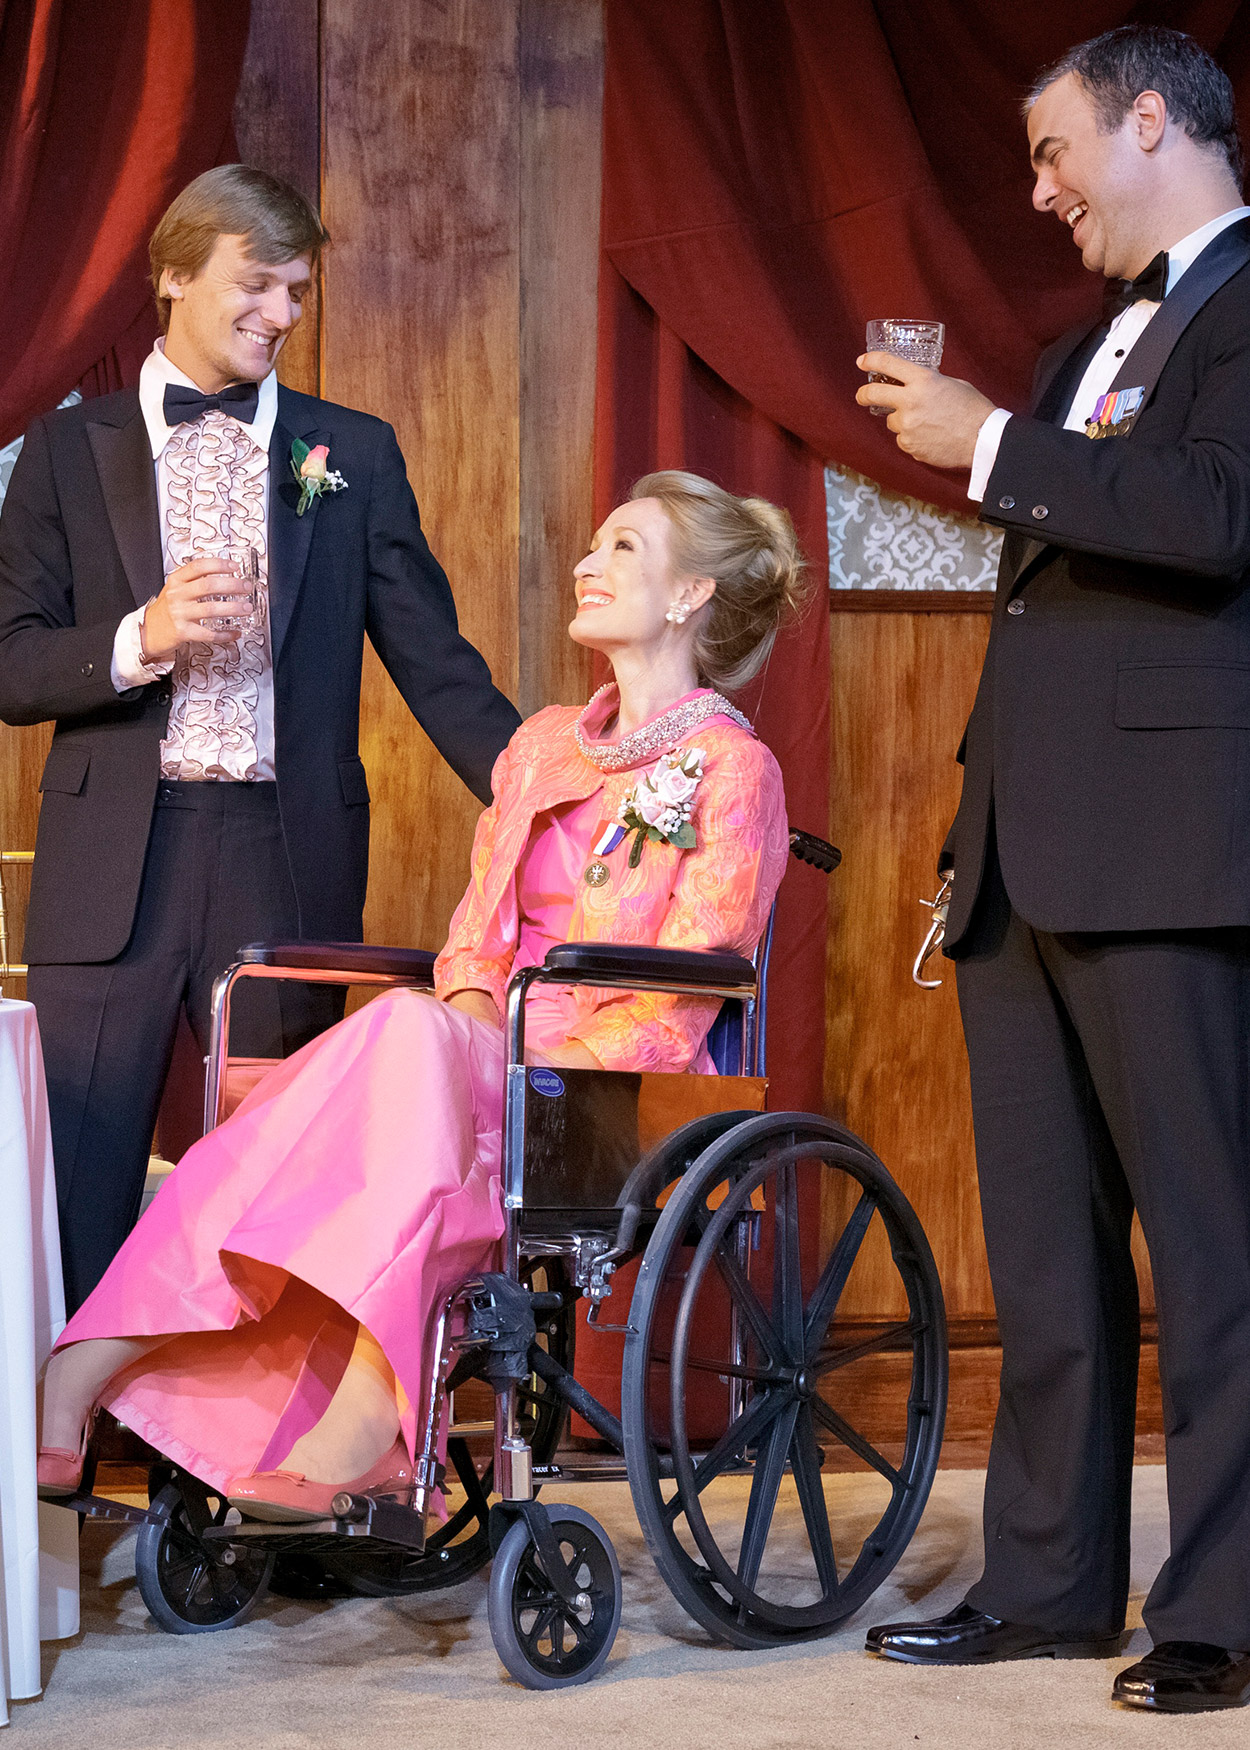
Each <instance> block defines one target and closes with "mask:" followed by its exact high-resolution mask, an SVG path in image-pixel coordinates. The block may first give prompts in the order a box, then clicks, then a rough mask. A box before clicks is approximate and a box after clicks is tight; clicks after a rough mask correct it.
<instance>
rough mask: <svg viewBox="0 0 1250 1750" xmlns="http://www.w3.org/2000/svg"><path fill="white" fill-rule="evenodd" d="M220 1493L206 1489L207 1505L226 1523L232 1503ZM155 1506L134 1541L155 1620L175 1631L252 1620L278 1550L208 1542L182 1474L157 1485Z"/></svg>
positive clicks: (211, 1517) (199, 1631) (207, 1630)
mask: <svg viewBox="0 0 1250 1750" xmlns="http://www.w3.org/2000/svg"><path fill="white" fill-rule="evenodd" d="M187 1481H188V1485H189V1486H190V1487H191V1488H193V1489H194V1488H197V1487H198V1485H195V1484H193V1483H192V1482H191V1479H187ZM214 1500H216V1497H210V1496H207V1495H206V1496H205V1497H204V1504H203V1505H204V1513H205V1515H206V1517H207V1519H208V1522H209V1523H211V1524H213V1525H220V1524H222V1522H223V1521H224V1519H225V1516H226V1513H227V1512H228V1510H229V1504H228V1502H226V1501H225V1500H224V1499H221V1500H217V1504H216V1506H214V1505H213V1502H214ZM148 1512H149V1518H148V1520H147V1521H146V1522H145V1523H144V1524H143V1525H141V1526H140V1527H139V1535H138V1537H137V1539H136V1541H135V1578H136V1580H137V1581H138V1582H139V1592H140V1595H141V1596H142V1598H143V1602H144V1603H145V1604H146V1605H147V1607H148V1613H149V1615H151V1617H152V1618H153V1620H154V1621H155V1622H158V1623H159V1624H160V1626H161V1627H162V1628H163V1629H165V1630H167V1631H168V1633H170V1634H173V1635H204V1634H212V1633H214V1632H215V1631H216V1630H218V1629H225V1628H238V1626H239V1625H240V1623H244V1622H246V1621H247V1619H248V1617H250V1616H251V1615H252V1613H253V1611H254V1610H255V1609H256V1607H257V1605H258V1604H259V1603H260V1601H261V1599H262V1598H263V1597H264V1596H265V1593H266V1591H267V1590H268V1588H269V1577H270V1575H271V1574H272V1573H273V1564H274V1556H273V1552H272V1550H262V1549H251V1548H249V1547H248V1546H247V1544H245V1543H240V1544H227V1543H224V1542H223V1543H217V1542H216V1541H214V1542H213V1543H211V1544H208V1543H205V1542H203V1541H202V1540H201V1539H200V1537H199V1536H198V1535H197V1533H196V1529H195V1524H194V1522H193V1517H192V1508H191V1505H190V1503H189V1501H188V1498H187V1494H186V1493H185V1492H184V1489H183V1488H182V1487H180V1486H179V1484H178V1483H176V1482H170V1483H166V1484H165V1486H164V1487H163V1488H162V1489H160V1490H158V1492H157V1493H156V1495H155V1496H154V1497H153V1499H152V1504H151V1506H150V1508H149V1509H148Z"/></svg>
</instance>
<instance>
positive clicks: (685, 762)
mask: <svg viewBox="0 0 1250 1750" xmlns="http://www.w3.org/2000/svg"><path fill="white" fill-rule="evenodd" d="M703 760H704V753H703V749H702V748H701V747H686V748H678V749H677V751H676V753H667V754H665V755H664V758H663V759H661V760H658V761H657V762H656V764H655V765H654V766H653V767H652V768H651V770H650V771H649V772H648V773H647V774H646V775H645V776H644V777H642V778H640V779H639V780H638V782H637V783H636V784H635V785H634V788H633V789H632V790H631V791H630V793H629V795H628V796H627V797H626V798H625V800H624V802H622V803H621V811H620V814H619V815H618V816H617V819H618V820H619V821H620V823H621V825H622V826H623V827H624V829H625V831H626V833H631V832H632V833H634V834H635V838H634V842H633V845H632V846H631V847H630V852H629V866H630V868H631V869H636V868H637V867H638V864H639V861H640V859H641V857H642V847H643V845H644V844H645V843H646V841H647V840H648V839H652V840H654V842H655V843H656V844H668V845H675V846H676V847H677V849H678V850H679V851H692V850H693V849H694V846H695V836H694V827H693V825H692V824H691V820H690V816H691V813H692V811H693V809H694V793H695V791H696V790H697V789H698V788H699V784H700V783H701V781H702V778H703Z"/></svg>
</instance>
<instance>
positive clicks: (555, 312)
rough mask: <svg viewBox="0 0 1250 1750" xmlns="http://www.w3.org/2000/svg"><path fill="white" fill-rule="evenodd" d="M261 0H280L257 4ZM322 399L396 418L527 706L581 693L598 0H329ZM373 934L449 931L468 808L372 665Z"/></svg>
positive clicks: (506, 681)
mask: <svg viewBox="0 0 1250 1750" xmlns="http://www.w3.org/2000/svg"><path fill="white" fill-rule="evenodd" d="M259 3H260V4H262V5H266V4H269V3H270V0H259ZM321 72H322V91H321V123H322V125H321V137H322V164H321V169H322V211H323V214H324V216H325V219H326V223H327V225H328V226H329V229H330V231H331V234H332V235H333V237H334V247H333V249H332V250H331V251H330V253H329V255H328V256H327V259H326V262H325V267H324V276H323V278H324V284H323V316H322V331H321V362H322V376H321V381H322V393H323V394H325V395H327V396H329V397H330V398H331V399H332V400H339V401H346V402H348V403H350V404H351V405H352V406H356V407H363V408H365V409H367V410H368V411H370V412H374V413H377V414H379V415H380V416H381V417H383V418H385V419H388V420H390V421H391V423H392V424H393V425H394V426H395V428H396V431H397V433H398V436H399V441H400V445H401V447H402V448H403V451H404V455H405V458H406V460H407V463H408V471H409V476H410V478H411V480H412V482H413V486H414V488H415V490H416V493H417V498H418V501H419V503H420V505H421V509H422V516H423V518H424V521H425V524H426V528H427V531H428V533H429V536H430V541H431V545H432V546H433V548H434V551H435V552H436V553H437V554H438V556H439V558H440V560H441V561H442V563H443V565H444V566H445V567H446V569H447V572H448V575H449V577H450V578H451V581H452V587H453V589H454V591H455V594H456V600H457V605H458V609H459V613H460V619H461V624H462V626H463V628H464V630H465V633H466V635H467V636H468V637H469V638H470V639H472V641H473V642H474V643H475V644H476V645H477V646H478V648H479V649H480V650H481V651H482V652H483V654H484V655H485V657H486V659H487V661H488V662H489V663H490V665H491V669H492V672H493V674H494V676H495V680H496V684H497V685H498V686H500V687H501V689H502V690H503V691H504V692H506V693H507V694H508V695H509V696H510V697H512V698H514V699H516V700H517V701H518V704H519V705H520V708H521V709H522V710H523V711H525V712H530V711H533V710H536V709H538V708H539V706H541V705H543V704H546V703H550V702H551V701H552V700H555V699H561V700H567V701H572V700H576V699H579V698H581V697H584V695H585V690H586V684H587V679H588V669H587V664H586V660H585V657H584V655H583V654H582V653H581V652H579V651H576V650H575V649H574V648H573V647H572V645H571V644H570V642H569V640H568V638H567V633H566V630H565V628H566V627H567V624H568V621H569V619H570V618H571V613H570V611H569V605H568V604H569V599H570V594H571V572H572V567H573V564H574V563H575V561H576V560H577V558H579V557H580V555H581V554H582V553H583V552H584V551H585V550H586V545H587V543H588V538H589V535H590V532H591V531H590V519H591V507H592V497H591V440H592V435H593V417H594V344H595V343H594V335H595V283H596V271H597V249H598V190H599V131H600V113H601V104H602V93H601V84H602V21H601V9H600V7H599V5H598V4H597V3H596V0H490V3H489V4H476V5H469V4H452V3H450V0H420V3H418V4H412V3H405V0H383V3H379V4H375V5H374V6H372V7H369V8H367V9H366V8H359V7H355V6H352V5H351V4H349V0H325V4H324V7H323V11H322V23H321ZM361 733H362V753H363V756H364V759H365V764H366V766H367V767H368V770H369V778H370V786H371V789H372V792H373V796H374V804H375V806H374V815H373V820H374V827H373V832H374V838H373V852H372V861H371V874H370V891H369V903H368V907H367V910H366V919H365V928H366V933H367V934H368V935H369V936H371V937H373V938H374V939H378V940H381V939H385V940H389V941H395V942H401V943H419V944H423V945H435V946H436V945H437V944H438V943H439V942H440V941H441V940H442V936H443V933H444V931H445V928H446V924H447V920H448V918H449V916H450V913H451V910H452V907H453V906H454V904H455V902H456V900H457V899H458V897H459V894H460V891H461V888H462V886H463V882H464V877H465V872H466V869H467V856H468V846H469V841H470V837H471V834H472V827H473V821H474V819H475V818H476V814H477V811H478V810H477V805H476V803H475V802H474V801H473V799H472V798H471V797H470V796H469V795H468V793H467V791H465V790H464V788H463V786H462V785H460V784H459V782H458V781H457V780H456V779H455V778H454V777H452V775H451V773H450V772H449V771H448V770H447V768H446V767H445V766H444V765H443V763H442V761H441V759H439V757H438V756H437V755H436V754H435V752H434V750H433V749H432V748H431V747H430V745H429V743H428V742H427V741H426V739H425V737H424V736H423V735H422V733H421V731H420V730H419V729H418V728H417V726H416V725H415V723H414V722H413V721H412V719H411V717H410V716H409V714H408V712H407V709H406V707H405V706H404V705H403V703H402V701H401V700H400V698H399V696H398V694H397V693H396V692H395V690H394V688H393V687H392V686H391V685H390V682H389V681H388V680H387V678H386V676H385V674H384V672H383V671H382V668H381V665H380V664H379V663H378V662H377V660H376V658H374V657H373V656H372V654H371V653H370V654H369V656H368V659H367V662H366V673H365V687H364V698H363V702H362V715H361Z"/></svg>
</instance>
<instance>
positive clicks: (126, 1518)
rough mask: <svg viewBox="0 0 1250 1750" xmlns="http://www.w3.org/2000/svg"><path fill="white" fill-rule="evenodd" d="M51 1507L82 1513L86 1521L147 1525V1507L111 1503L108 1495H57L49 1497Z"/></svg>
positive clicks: (48, 1502) (122, 1502) (119, 1502)
mask: <svg viewBox="0 0 1250 1750" xmlns="http://www.w3.org/2000/svg"><path fill="white" fill-rule="evenodd" d="M47 1504H48V1506H49V1507H68V1508H69V1510H70V1512H71V1513H81V1514H82V1516H83V1518H84V1519H116V1520H121V1521H122V1522H123V1523H125V1524H126V1525H146V1524H147V1522H148V1517H149V1515H148V1511H147V1508H146V1507H128V1506H127V1505H126V1503H125V1502H124V1501H110V1500H109V1498H108V1496H107V1495H87V1494H82V1493H79V1494H77V1495H56V1496H49V1497H47Z"/></svg>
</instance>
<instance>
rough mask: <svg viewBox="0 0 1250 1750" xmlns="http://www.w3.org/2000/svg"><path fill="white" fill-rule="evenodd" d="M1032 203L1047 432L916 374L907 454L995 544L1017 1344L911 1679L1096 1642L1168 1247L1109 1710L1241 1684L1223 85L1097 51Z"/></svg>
mask: <svg viewBox="0 0 1250 1750" xmlns="http://www.w3.org/2000/svg"><path fill="white" fill-rule="evenodd" d="M1027 113H1028V134H1029V144H1030V149H1031V152H1032V158H1033V164H1034V168H1035V170H1036V175H1037V184H1036V190H1035V193H1034V204H1035V205H1036V206H1037V207H1038V208H1039V209H1040V210H1042V211H1045V212H1049V213H1052V214H1053V215H1054V216H1055V218H1056V219H1057V220H1058V222H1059V223H1061V224H1064V225H1066V226H1067V227H1068V228H1069V230H1070V231H1071V233H1072V237H1073V241H1074V242H1075V244H1076V246H1077V247H1078V248H1079V249H1080V251H1081V255H1082V259H1083V261H1084V263H1085V265H1086V267H1088V268H1089V269H1091V270H1092V271H1093V272H1096V273H1101V274H1103V275H1104V276H1105V277H1106V278H1107V279H1108V280H1109V281H1112V282H1116V281H1118V282H1122V283H1121V284H1120V285H1119V286H1118V287H1116V288H1115V291H1116V296H1115V297H1114V298H1113V300H1112V301H1111V307H1110V308H1109V309H1108V311H1107V312H1106V318H1105V320H1104V322H1103V323H1102V324H1100V325H1098V326H1095V327H1094V328H1092V329H1089V330H1087V331H1083V332H1078V333H1075V334H1070V335H1068V336H1066V337H1065V338H1064V339H1063V340H1061V341H1060V342H1058V343H1057V344H1056V345H1055V346H1054V347H1053V348H1052V349H1051V350H1050V351H1049V352H1048V353H1047V354H1045V355H1044V357H1043V359H1042V361H1041V364H1040V366H1039V369H1038V375H1037V381H1036V385H1035V395H1034V402H1033V407H1032V411H1031V413H1030V415H1029V416H1028V417H1019V416H1015V415H1009V414H1008V413H1007V412H1006V411H1005V410H996V409H995V408H994V407H993V406H992V404H991V403H990V402H989V401H987V400H986V399H985V397H984V396H983V395H981V394H979V393H978V391H977V390H976V389H974V388H973V387H972V386H971V385H970V384H968V383H962V382H957V381H954V380H952V379H949V378H943V377H941V376H939V375H938V374H937V373H935V372H928V371H923V370H920V369H917V368H913V367H910V366H905V365H902V364H900V363H899V362H898V361H891V360H889V359H884V358H883V357H882V355H879V354H870V355H866V356H865V358H864V359H862V360H861V361H860V362H861V364H863V365H864V366H865V367H867V368H870V369H876V370H886V371H888V373H889V374H890V375H892V376H895V377H901V378H902V379H903V384H902V387H901V388H890V387H887V386H883V385H868V386H865V387H863V388H861V389H860V391H859V399H860V401H861V402H863V403H865V404H868V403H876V404H879V405H883V406H890V407H892V408H893V409H894V411H893V412H892V413H891V415H890V420H889V423H890V427H891V429H892V430H894V431H895V432H896V433H897V435H898V441H899V444H900V445H901V447H902V448H903V449H905V450H907V451H908V452H909V453H911V454H913V455H916V456H919V457H920V458H921V459H922V460H925V461H928V462H932V463H936V464H937V465H938V466H941V467H959V468H968V469H970V470H971V473H972V481H971V486H970V492H971V495H972V496H973V497H974V498H977V499H980V500H981V501H982V515H983V516H984V517H985V518H986V520H987V521H989V522H993V523H999V524H1001V525H1002V526H1003V527H1004V528H1005V529H1006V530H1007V538H1006V540H1005V542H1004V548H1003V559H1002V566H1001V569H1000V572H999V583H998V601H997V603H996V606H995V617H994V623H993V629H992V632H991V638H990V646H989V651H988V654H987V657H986V662H985V668H984V671H983V674H982V678H981V685H980V689H979V691H978V694H977V700H976V704H975V707H974V709H973V713H972V717H971V719H970V721H969V724H968V731H967V736H966V738H965V751H964V754H963V758H964V784H963V796H962V800H961V803H960V808H959V813H958V816H957V818H956V821H955V825H954V828H953V830H952V834H951V838H950V840H949V842H948V847H947V850H948V854H949V857H950V859H951V861H952V862H953V871H954V874H953V880H954V890H953V901H952V904H951V908H950V918H949V922H948V926H947V951H948V952H949V953H951V954H952V955H953V956H954V958H955V959H956V961H957V963H958V982H959V995H960V1003H961V1008H962V1013H963V1019H964V1030H965V1034H966V1037H967V1042H968V1055H969V1061H970V1064H971V1071H972V1097H973V1113H974V1118H975V1122H976V1138H977V1164H978V1171H979V1174H980V1180H981V1192H982V1206H983V1212H984V1218H985V1232H986V1241H987V1245H988V1248H989V1257H990V1268H991V1274H992V1277H993V1283H994V1294H995V1300H996V1304H997V1309H998V1318H999V1326H1000V1330H1001V1333H1002V1342H1003V1370H1002V1395H1001V1402H1000V1407H999V1412H998V1418H997V1421H996V1423H995V1429H994V1441H993V1447H992V1451H991V1456H990V1465H989V1475H988V1478H987V1484H986V1501H985V1546H986V1547H985V1571H984V1574H983V1576H982V1578H981V1579H980V1580H979V1581H978V1582H977V1584H976V1585H975V1586H974V1587H973V1589H972V1591H971V1592H970V1594H969V1596H968V1599H967V1600H966V1602H965V1603H964V1604H963V1605H962V1606H961V1607H960V1608H959V1609H958V1610H956V1611H954V1612H953V1613H951V1614H950V1615H949V1616H946V1617H944V1618H942V1619H941V1620H939V1621H937V1622H930V1623H913V1624H910V1625H908V1624H891V1625H888V1626H886V1627H883V1628H878V1629H874V1630H872V1631H871V1633H870V1635H869V1639H868V1645H869V1649H870V1650H871V1651H874V1652H877V1653H880V1654H883V1655H885V1656H887V1657H890V1658H895V1659H903V1660H910V1661H914V1662H920V1663H971V1662H983V1661H988V1660H994V1659H1010V1658H1023V1657H1030V1656H1037V1655H1042V1654H1055V1655H1060V1656H1064V1655H1066V1656H1082V1655H1085V1656H1105V1655H1107V1654H1109V1653H1111V1652H1113V1651H1114V1650H1115V1649H1116V1646H1117V1644H1118V1639H1119V1634H1120V1631H1121V1629H1122V1627H1123V1623H1124V1613H1125V1605H1126V1598H1127V1589H1128V1574H1129V1504H1130V1501H1129V1497H1130V1483H1131V1473H1132V1463H1133V1425H1134V1402H1135V1395H1136V1378H1137V1349H1138V1311H1137V1290H1136V1281H1135V1276H1134V1270H1133V1262H1132V1258H1131V1255H1130V1250H1129V1227H1130V1221H1131V1217H1132V1213H1133V1209H1134V1206H1135V1207H1136V1208H1137V1209H1138V1211H1139V1212H1140V1215H1141V1220H1142V1225H1143V1228H1144V1230H1145V1234H1146V1239H1147V1242H1148V1245H1149V1248H1150V1254H1151V1260H1152V1264H1153V1271H1154V1280H1155V1289H1156V1296H1157V1305H1158V1316H1159V1338H1160V1344H1159V1362H1160V1369H1161V1373H1162V1379H1163V1396H1164V1405H1165V1417H1166V1428H1167V1462H1168V1493H1169V1504H1170V1511H1171V1553H1170V1555H1169V1558H1168V1560H1167V1562H1166V1563H1165V1564H1164V1567H1163V1569H1162V1571H1161V1573H1160V1574H1159V1576H1158V1578H1157V1579H1156V1581H1155V1584H1154V1586H1153V1588H1152V1590H1151V1593H1150V1596H1149V1598H1148V1599H1147V1601H1146V1605H1145V1609H1144V1613H1143V1614H1144V1618H1145V1622H1146V1626H1147V1627H1148V1629H1149V1630H1150V1632H1151V1635H1152V1637H1153V1640H1154V1648H1153V1651H1151V1652H1150V1653H1149V1654H1148V1655H1147V1656H1146V1657H1145V1658H1144V1659H1142V1660H1140V1661H1139V1662H1138V1663H1137V1664H1135V1665H1133V1666H1131V1667H1130V1668H1128V1669H1127V1670H1124V1671H1121V1672H1120V1674H1119V1676H1118V1677H1117V1678H1116V1681H1115V1687H1114V1690H1113V1694H1114V1695H1115V1697H1116V1698H1117V1699H1118V1700H1120V1701H1122V1702H1125V1703H1127V1704H1129V1705H1132V1706H1137V1707H1146V1708H1154V1709H1159V1710H1163V1711H1172V1712H1192V1711H1198V1710H1203V1709H1208V1708H1217V1707H1236V1706H1243V1705H1245V1704H1246V1703H1247V1701H1250V1651H1248V1650H1250V1044H1248V1037H1247V1015H1248V1014H1250V783H1248V781H1247V779H1248V776H1250V223H1248V222H1247V221H1248V220H1250V208H1247V207H1245V206H1243V205H1242V204H1241V194H1240V189H1239V177H1240V169H1241V159H1240V149H1239V146H1238V142H1237V135H1236V125H1235V119H1234V111H1233V100H1232V91H1231V88H1230V86H1229V83H1228V80H1227V79H1226V78H1225V76H1224V75H1223V73H1221V72H1220V70H1219V69H1218V68H1217V67H1216V65H1215V64H1214V62H1213V61H1211V59H1210V58H1209V57H1208V56H1207V55H1206V54H1204V53H1203V51H1202V50H1201V49H1200V48H1199V47H1198V45H1197V44H1196V43H1194V42H1193V41H1192V39H1190V38H1188V37H1186V36H1183V35H1182V34H1181V33H1179V32H1177V31H1170V30H1164V29H1160V28H1152V27H1138V26H1130V27H1125V28H1123V29H1120V30H1116V31H1112V32H1109V33H1108V34H1107V35H1105V36H1103V37H1100V38H1098V39H1096V40H1094V41H1093V42H1090V43H1086V44H1083V45H1081V47H1079V48H1077V49H1075V50H1073V51H1072V52H1071V53H1070V54H1069V55H1067V56H1066V57H1065V58H1064V60H1063V61H1061V62H1060V63H1059V65H1058V66H1056V67H1054V68H1052V69H1051V70H1050V71H1049V72H1048V73H1047V74H1046V75H1045V76H1044V77H1043V78H1042V79H1041V80H1040V81H1039V83H1038V85H1037V87H1036V88H1035V89H1034V91H1033V93H1032V96H1031V98H1030V102H1029V106H1028V112H1027Z"/></svg>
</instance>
